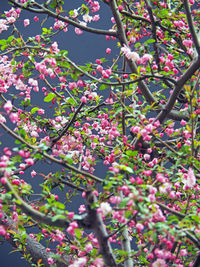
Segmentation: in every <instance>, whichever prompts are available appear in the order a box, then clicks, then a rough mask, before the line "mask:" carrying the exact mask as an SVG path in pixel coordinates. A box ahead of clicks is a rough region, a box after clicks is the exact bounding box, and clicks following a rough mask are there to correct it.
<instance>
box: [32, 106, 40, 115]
mask: <svg viewBox="0 0 200 267" xmlns="http://www.w3.org/2000/svg"><path fill="white" fill-rule="evenodd" d="M38 110H39V108H38V107H34V108H32V109H31V114H34V113H35V112H37V111H38Z"/></svg>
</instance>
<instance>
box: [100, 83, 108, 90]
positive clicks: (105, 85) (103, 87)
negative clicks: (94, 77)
mask: <svg viewBox="0 0 200 267" xmlns="http://www.w3.org/2000/svg"><path fill="white" fill-rule="evenodd" d="M106 88H108V85H107V84H102V85H101V86H100V87H99V90H105V89H106Z"/></svg>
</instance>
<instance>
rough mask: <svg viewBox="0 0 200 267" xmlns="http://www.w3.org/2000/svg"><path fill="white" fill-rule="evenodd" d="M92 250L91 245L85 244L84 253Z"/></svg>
mask: <svg viewBox="0 0 200 267" xmlns="http://www.w3.org/2000/svg"><path fill="white" fill-rule="evenodd" d="M92 249H93V246H92V244H91V243H87V244H86V245H85V251H86V252H89V251H91V250H92Z"/></svg>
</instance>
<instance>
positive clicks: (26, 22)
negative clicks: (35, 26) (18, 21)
mask: <svg viewBox="0 0 200 267" xmlns="http://www.w3.org/2000/svg"><path fill="white" fill-rule="evenodd" d="M29 24H30V20H29V19H25V20H24V27H27V26H28V25H29Z"/></svg>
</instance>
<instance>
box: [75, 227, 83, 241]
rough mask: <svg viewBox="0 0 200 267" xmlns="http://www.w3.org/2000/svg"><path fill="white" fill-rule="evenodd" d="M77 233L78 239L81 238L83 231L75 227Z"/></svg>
mask: <svg viewBox="0 0 200 267" xmlns="http://www.w3.org/2000/svg"><path fill="white" fill-rule="evenodd" d="M74 232H75V235H76V237H77V239H80V238H81V237H82V231H81V230H80V229H78V228H76V229H74Z"/></svg>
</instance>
